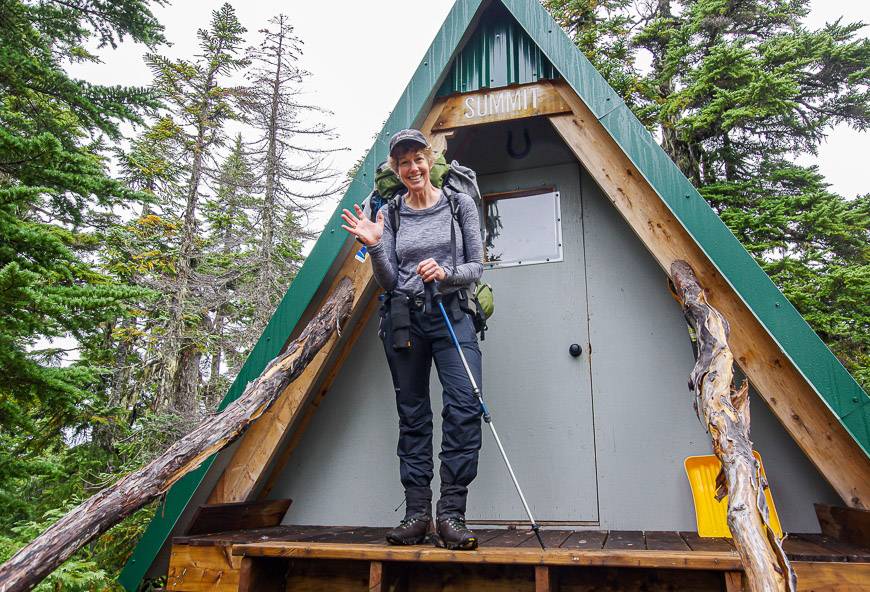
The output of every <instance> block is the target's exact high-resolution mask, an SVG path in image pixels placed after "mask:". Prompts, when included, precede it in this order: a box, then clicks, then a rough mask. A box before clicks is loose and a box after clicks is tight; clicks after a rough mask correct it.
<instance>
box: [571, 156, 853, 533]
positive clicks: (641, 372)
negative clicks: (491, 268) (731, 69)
mask: <svg viewBox="0 0 870 592" xmlns="http://www.w3.org/2000/svg"><path fill="white" fill-rule="evenodd" d="M582 188H583V189H582V194H583V198H582V199H583V212H584V228H585V236H586V249H585V252H586V281H587V286H588V290H589V293H588V302H589V334H590V342H591V344H592V381H593V386H592V390H593V399H594V404H595V435H596V442H597V450H598V455H597V456H598V486H599V491H598V495H599V499H600V500H601V508H600V513H601V526H602V528H612V529H630V530H636V529H644V530H674V529H679V530H695V529H696V525H695V514H694V510H693V505H692V495H691V490H690V488H689V485H688V481H687V479H686V475H685V471H684V468H683V460H684V459H685V458H686V457H687V456H691V455H701V454H711V450H712V449H711V445H710V440H709V437H708V435H707V434H706V432H705V430H704V427H703V425H702V424H701V422H700V421H699V420H698V418H697V416H696V415H695V411H694V408H693V406H692V400H693V395H692V393H690V392H689V390H688V388H687V381H688V375H689V372H690V370H691V368H692V366H693V365H694V358H693V355H692V349H691V344H690V341H689V335H688V332H687V328H686V323H685V320H684V319H683V315H682V312H681V310H680V306H679V305H678V304H677V303H676V302H675V301H674V299H673V298H672V297H671V295H670V293H669V291H668V284H667V281H668V278H667V276H666V274H665V273H664V271H663V270H662V269H661V268H660V267H659V266H658V264H657V263H656V261H655V260H654V259H653V257H652V255H650V254H649V252H648V251H647V249H646V248H645V247H644V246H643V244H642V243H641V242H640V240H639V239H638V238H637V237H636V236H635V235H634V233H633V232H632V231H631V229H630V228H629V226H628V225H627V224H626V223H625V222H624V220H623V219H622V217H621V216H620V214H619V212H617V211H616V208H614V207H613V205H612V204H611V203H610V201H609V200H608V199H607V198H606V197H605V196H604V195H603V193H602V192H601V190H600V189H599V188H598V186H597V185H596V184H595V182H594V181H593V180H592V179H591V177H590V176H589V175H588V174H586V172H585V171H584V172H583V174H582ZM750 400H751V403H750V405H751V414H752V423H751V425H752V438H753V441H754V443H755V448H756V449H757V450H758V451H759V452H760V453H761V455H762V458H763V460H764V466H765V471H766V473H767V476H768V479H769V481H770V484H771V491H772V492H773V495H774V503H775V504H776V507H777V511H778V513H779V516H780V519H781V521H782V525H783V528H785V529H786V530H791V531H794V532H818V531H819V526H818V523H817V521H816V518H815V512H814V510H813V507H812V504H813V502H817V501H824V502H827V503H837V500H838V499H839V498H838V497H837V495H836V493H835V492H834V491H833V489H831V487H830V486H829V485H828V484H827V482H826V481H825V480H824V478H822V476H821V475H820V474H819V473H818V471H816V469H815V467H813V466H812V464H811V463H810V462H809V460H808V459H807V458H806V456H805V455H804V454H803V453H802V452H801V451H800V449H799V448H798V447H797V445H796V444H795V443H794V441H793V440H792V439H791V437H789V436H788V434H787V433H786V432H785V430H784V429H783V428H782V426H781V425H780V424H779V422H778V421H777V419H776V418H775V416H773V414H772V413H771V412H770V410H769V409H768V407H767V404H766V403H765V402H764V400H763V399H762V398H761V397H760V396H758V395H757V394H754V396H752V397H751V399H750Z"/></svg>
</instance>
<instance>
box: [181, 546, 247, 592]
mask: <svg viewBox="0 0 870 592" xmlns="http://www.w3.org/2000/svg"><path fill="white" fill-rule="evenodd" d="M242 561H243V560H242V558H241V557H237V556H233V555H232V554H227V553H225V552H224V550H223V549H221V548H219V547H189V546H187V545H173V547H172V553H171V554H170V556H169V571H168V572H167V574H166V587H167V589H168V590H174V591H176V592H200V591H201V590H212V591H214V592H236V590H237V589H238V586H239V570H240V566H241V564H242Z"/></svg>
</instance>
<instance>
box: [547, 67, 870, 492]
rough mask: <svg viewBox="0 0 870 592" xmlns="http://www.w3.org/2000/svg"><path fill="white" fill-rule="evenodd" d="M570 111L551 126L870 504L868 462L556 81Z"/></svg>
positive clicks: (744, 364)
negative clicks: (693, 283) (689, 281)
mask: <svg viewBox="0 0 870 592" xmlns="http://www.w3.org/2000/svg"><path fill="white" fill-rule="evenodd" d="M554 86H555V87H556V89H557V90H558V91H559V92H560V93H561V94H562V97H563V98H564V99H565V101H566V102H567V103H568V104H569V105H570V106H571V109H572V113H570V114H565V115H554V116H551V117H550V122H551V123H552V124H553V127H554V128H555V129H556V131H557V132H558V133H559V135H560V136H561V137H562V139H563V140H564V141H565V143H566V145H567V146H568V147H569V148H570V149H571V150H572V151H573V152H574V154H575V156H576V157H577V159H578V160H579V161H580V163H581V164H582V165H583V166H584V167H585V168H586V170H587V171H588V173H589V174H590V175H591V177H592V178H593V179H594V180H595V182H596V183H597V184H598V186H599V187H600V188H601V189H602V191H603V192H604V194H605V195H606V196H607V197H608V198H609V199H610V201H611V203H613V205H614V207H615V208H616V209H617V210H618V211H619V213H620V214H621V215H622V217H623V218H624V219H625V221H626V222H627V223H628V224H629V226H630V227H631V228H632V230H633V231H634V233H635V234H636V235H637V236H638V238H640V240H641V241H642V242H643V244H644V245H646V247H647V249H648V250H649V251H650V253H651V254H652V256H653V257H654V258H655V259H656V261H657V262H658V263H659V265H660V266H661V267H662V269H663V270H665V271H666V272H667V271H668V269H669V267H670V264H671V262H673V261H675V260H677V259H684V260H686V261H687V262H688V263H689V264H690V265H691V266H692V268H693V269H694V270H695V273H696V274H697V276H698V279H699V281H700V282H701V283H702V285H703V286H704V288H705V290H706V294H707V298H708V300H709V302H710V304H711V305H712V306H714V307H716V308H717V309H718V310H719V311H721V312H722V314H724V315H725V316H726V317H727V318H728V319H729V320H730V321H731V323H732V324H733V327H732V331H731V337H730V339H729V345H730V346H731V350H732V351H733V352H734V355H735V358H736V361H737V363H738V364H739V365H740V367H741V368H742V370H743V371H744V373H745V374H746V376H747V377H748V378H749V380H750V381H751V383H752V385H753V386H754V387H755V389H756V390H757V391H758V392H759V394H761V396H762V397H763V398H764V400H765V401H766V402H767V405H768V406H769V407H770V409H771V411H772V412H773V413H774V414H775V415H776V417H777V418H778V419H779V421H780V422H781V423H782V424H783V426H784V427H785V429H786V430H787V431H788V433H789V434H790V435H791V437H792V438H793V439H794V440H795V442H796V443H797V444H798V446H800V448H801V450H803V451H804V453H805V454H806V455H807V457H808V458H809V459H810V460H811V461H812V463H813V464H814V465H815V466H816V467H817V468H818V469H819V471H820V472H821V474H822V475H823V476H824V477H825V478H826V479H827V480H828V482H829V483H830V484H831V486H832V487H833V488H834V489H835V490H836V491H837V493H838V494H839V495H840V497H841V498H842V499H843V501H844V502H845V503H846V505H848V506H850V507H868V506H870V460H868V458H867V455H866V454H865V453H864V451H863V450H862V449H861V448H860V446H858V444H857V443H856V442H855V441H854V440H853V439H852V437H851V436H850V435H849V433H848V432H847V431H846V429H845V428H844V427H843V425H842V424H841V423H840V421H839V420H838V419H837V418H836V417H834V415H833V414H832V413H831V411H830V409H829V408H828V407H827V405H826V404H825V402H824V401H823V400H822V399H821V398H820V397H819V396H818V394H817V393H816V392H815V390H814V389H813V387H812V386H811V385H810V384H809V383H808V382H807V381H806V380H805V379H804V378H803V376H802V375H801V374H800V372H798V370H797V369H796V368H795V367H794V365H793V364H792V363H791V361H790V360H789V359H788V357H787V356H786V355H785V353H784V352H783V351H782V349H781V348H780V347H779V345H778V344H777V343H776V342H775V341H774V340H773V338H772V337H771V336H770V334H769V333H768V332H767V331H766V329H765V328H764V327H763V326H762V325H761V324H760V323H759V322H758V320H757V319H756V318H755V316H754V315H753V314H752V311H750V310H749V308H748V307H747V306H746V304H745V303H744V302H743V301H742V300H741V299H740V297H739V296H738V295H737V294H736V293H735V291H734V289H733V288H732V287H731V286H730V284H729V283H728V282H727V280H726V279H725V278H723V277H722V275H721V274H720V273H719V271H718V270H717V269H716V266H715V265H713V263H712V262H711V261H710V260H709V258H708V257H707V256H706V255H705V254H704V253H703V251H702V250H701V249H700V247H698V245H697V243H695V241H694V240H693V239H692V237H691V236H690V235H689V233H688V232H687V231H686V230H685V228H683V226H682V225H681V224H680V222H679V221H678V220H677V219H676V217H675V216H674V215H673V214H672V213H671V211H670V210H669V209H668V207H667V205H666V204H665V203H664V202H663V201H662V200H661V198H660V197H659V196H658V194H657V193H656V192H655V190H654V189H653V188H652V187H651V186H650V184H649V183H648V182H647V181H646V180H645V179H644V178H643V176H642V175H641V174H640V172H639V171H638V169H637V167H635V165H634V164H633V163H632V162H631V160H630V159H629V158H628V157H627V156H626V155H625V153H624V152H623V151H622V149H621V148H620V147H619V146H618V145H617V144H616V142H615V141H614V140H613V138H612V137H611V136H610V134H609V133H608V132H607V130H606V129H605V128H604V126H603V125H602V124H601V123H600V122H599V121H598V119H597V118H596V117H595V116H594V115H593V114H592V113H591V112H590V111H589V109H588V107H586V105H585V104H584V103H583V102H582V101H581V100H580V99H579V98H578V97H577V95H576V94H575V93H574V91H573V90H571V89H570V87H568V86H567V85H565V84H562V83H554Z"/></svg>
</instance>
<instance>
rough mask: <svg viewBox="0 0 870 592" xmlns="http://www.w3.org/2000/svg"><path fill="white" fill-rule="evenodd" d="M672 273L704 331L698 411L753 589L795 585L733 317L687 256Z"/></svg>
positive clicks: (694, 378)
mask: <svg viewBox="0 0 870 592" xmlns="http://www.w3.org/2000/svg"><path fill="white" fill-rule="evenodd" d="M671 279H672V280H673V282H674V287H675V289H676V294H677V296H678V297H679V299H680V302H682V304H683V312H684V314H685V315H686V320H687V321H688V322H689V324H690V325H691V326H692V328H693V329H694V330H695V334H696V335H697V336H698V359H697V360H696V361H695V367H694V368H693V369H692V374H691V377H690V379H689V387H690V388H691V390H692V391H693V392H694V393H695V411H696V412H697V413H698V418H699V419H701V421H702V422H703V423H704V427H705V428H706V429H707V432H708V433H709V434H710V439H711V440H712V443H713V452H714V453H715V454H716V456H717V457H719V460H720V461H722V472H721V473H720V474H719V477H718V478H717V484H718V485H719V489H718V491H717V497H718V498H719V499H722V498H723V497H724V496H725V495H728V526H729V528H730V529H731V534H732V536H733V537H734V546H735V547H736V548H737V552H738V553H739V554H740V559H741V561H742V562H743V565H744V567H745V569H746V575H747V580H748V585H749V589H750V590H751V591H752V592H756V591H759V592H760V591H762V590H764V591H769V590H770V591H772V590H783V591H785V590H795V589H796V586H797V581H796V577H795V575H794V570H793V569H792V568H791V564H790V563H789V561H788V558H787V557H786V556H785V552H784V551H783V550H782V546H781V545H780V541H779V540H778V539H777V536H776V534H775V533H774V532H773V529H772V528H770V518H769V510H768V508H767V501H766V500H765V497H764V488H765V486H766V484H765V483H764V482H763V480H762V477H761V473H760V470H759V466H758V463H757V462H756V460H755V458H754V457H753V455H752V441H751V440H750V439H749V385H748V384H747V383H745V382H744V384H743V386H742V387H741V388H739V389H734V388H733V387H732V386H731V383H732V381H733V378H734V371H733V368H734V357H733V356H732V354H731V350H730V349H729V347H728V333H729V331H730V329H729V326H728V321H727V320H725V317H724V316H722V314H721V313H720V312H719V311H718V310H716V309H715V308H713V307H712V306H710V305H709V304H708V303H707V298H706V296H705V295H704V289H703V288H702V287H701V285H700V284H699V283H698V278H696V277H695V273H694V272H693V271H692V268H691V266H689V264H688V263H686V262H685V261H675V262H674V263H673V264H672V265H671Z"/></svg>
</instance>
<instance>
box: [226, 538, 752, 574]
mask: <svg viewBox="0 0 870 592" xmlns="http://www.w3.org/2000/svg"><path fill="white" fill-rule="evenodd" d="M233 554H234V555H240V556H245V557H285V558H293V559H354V560H360V561H414V562H421V563H485V564H502V565H577V566H580V565H582V566H611V567H650V568H666V569H713V570H732V571H733V570H737V569H741V564H740V557H739V556H738V555H737V554H736V553H734V552H716V551H646V550H580V549H546V550H541V549H535V548H531V547H480V548H478V549H477V550H476V551H450V550H447V549H439V548H435V547H427V546H409V547H389V546H386V545H367V544H342V543H306V542H274V543H250V544H246V545H235V546H234V547H233Z"/></svg>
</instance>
